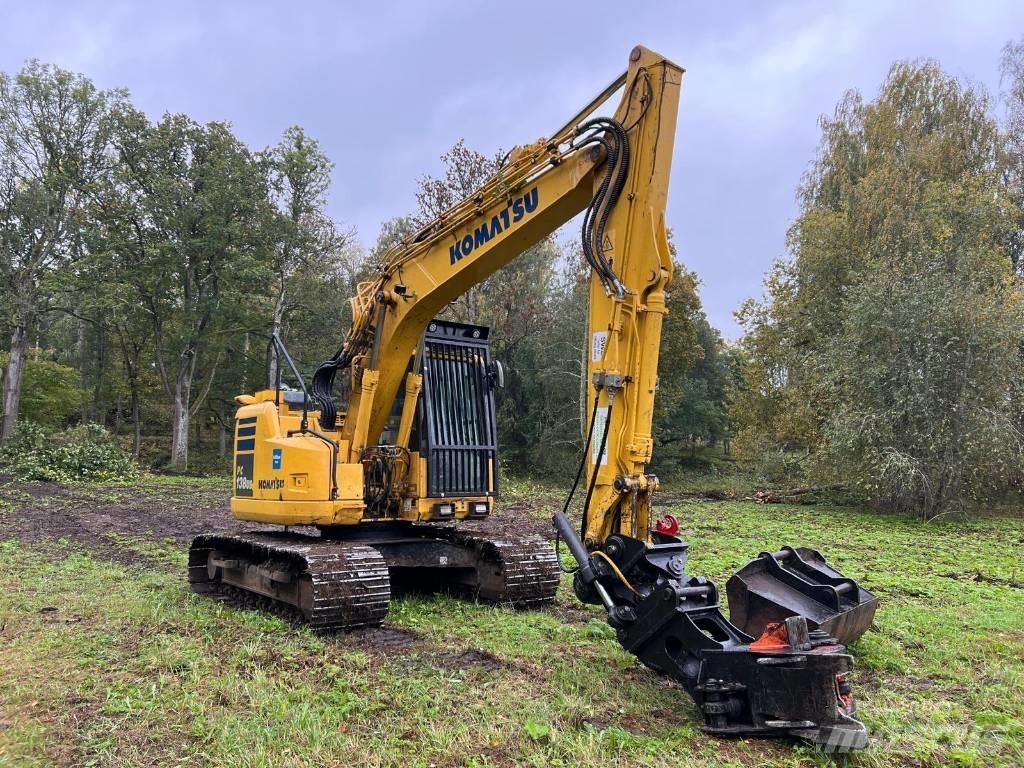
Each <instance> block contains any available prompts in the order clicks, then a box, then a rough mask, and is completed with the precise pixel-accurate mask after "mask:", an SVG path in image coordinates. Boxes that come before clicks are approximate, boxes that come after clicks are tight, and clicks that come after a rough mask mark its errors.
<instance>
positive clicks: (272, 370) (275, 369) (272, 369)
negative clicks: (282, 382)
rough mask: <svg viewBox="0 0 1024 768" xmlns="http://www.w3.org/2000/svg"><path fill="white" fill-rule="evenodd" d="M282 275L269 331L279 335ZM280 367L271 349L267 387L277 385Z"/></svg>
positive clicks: (282, 305)
mask: <svg viewBox="0 0 1024 768" xmlns="http://www.w3.org/2000/svg"><path fill="white" fill-rule="evenodd" d="M284 288H285V283H284V277H283V276H279V278H278V284H277V300H276V301H275V302H274V320H273V323H272V324H271V327H270V332H271V333H272V334H276V335H278V336H280V335H281V323H282V322H283V320H284ZM280 369H281V361H280V360H279V359H278V356H277V350H276V349H273V348H272V349H271V353H270V357H269V358H268V359H267V388H268V389H273V388H274V387H276V386H277V376H278V373H279V372H280Z"/></svg>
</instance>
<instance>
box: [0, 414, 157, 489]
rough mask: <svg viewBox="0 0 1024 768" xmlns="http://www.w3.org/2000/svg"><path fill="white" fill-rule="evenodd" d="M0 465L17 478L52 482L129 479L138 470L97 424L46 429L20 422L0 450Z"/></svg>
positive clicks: (109, 435) (134, 476) (111, 436)
mask: <svg viewBox="0 0 1024 768" xmlns="http://www.w3.org/2000/svg"><path fill="white" fill-rule="evenodd" d="M0 467H3V469H5V470H6V471H8V472H10V473H11V474H13V475H14V476H15V477H16V478H18V479H19V480H29V481H31V480H46V481H50V482H55V483H71V482H83V481H84V482H112V481H122V480H133V479H135V478H136V477H138V473H139V472H138V468H137V467H136V466H135V464H134V463H133V462H132V460H131V458H130V457H129V456H128V455H127V454H126V453H125V452H124V451H123V450H122V449H121V447H120V446H119V445H118V444H117V441H116V440H115V439H114V436H113V435H111V434H110V433H109V432H108V431H107V430H106V429H104V428H103V427H101V426H100V425H98V424H82V425H80V426H77V427H74V428H72V429H69V430H66V431H64V432H47V431H46V430H45V429H44V428H43V427H41V426H39V425H38V424H33V423H32V422H22V423H21V424H19V425H18V431H17V433H16V434H15V436H14V438H13V439H12V440H11V441H10V442H9V443H8V444H7V445H6V446H4V448H3V450H2V451H0Z"/></svg>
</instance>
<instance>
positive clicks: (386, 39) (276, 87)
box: [0, 0, 1024, 338]
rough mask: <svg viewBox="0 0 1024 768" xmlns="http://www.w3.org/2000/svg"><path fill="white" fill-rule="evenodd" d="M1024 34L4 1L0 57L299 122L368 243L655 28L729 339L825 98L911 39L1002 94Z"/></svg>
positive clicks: (1011, 29) (909, 45)
mask: <svg viewBox="0 0 1024 768" xmlns="http://www.w3.org/2000/svg"><path fill="white" fill-rule="evenodd" d="M1021 36H1024V2H1021V1H1020V0H1016V1H1014V0H1005V1H1004V0H975V1H974V2H952V1H951V2H940V1H939V0H935V1H933V2H916V1H915V0H904V1H903V2H881V1H880V0H857V1H856V2H845V1H837V2H822V1H821V0H817V1H816V2H777V3H769V2H740V1H736V2H729V3H709V2H694V1H692V0H675V1H671V0H666V1H665V2H649V1H647V0H620V2H608V1H607V0H590V2H589V3H586V4H578V3H573V4H569V3H561V2H555V0H548V1H547V2H544V1H539V2H537V1H535V0H518V1H517V2H514V3H511V2H503V3H499V2H481V0H465V1H464V0H450V1H449V2H427V1H426V0H423V1H421V2H414V1H413V0H408V1H407V2H389V1H388V0H374V1H373V2H365V1H364V2H359V3H354V2H348V3H347V2H340V1H339V2H302V1H301V0H292V2H280V1H278V2H268V1H266V0H246V1H245V2H228V1H227V0H222V1H218V0H204V1H203V2H189V1H187V0H180V1H179V2H173V3H147V2H142V1H141V0H140V1H139V2H134V3H132V2H116V1H115V0H105V1H98V2H84V1H82V2H72V1H71V0H65V2H59V0H33V2H27V1H26V0H0V71H5V72H8V73H12V72H15V71H16V70H17V69H19V68H20V67H21V66H22V65H23V63H24V62H25V61H26V60H28V59H32V58H36V59H39V60H41V61H43V62H47V63H52V64H56V65H59V66H61V67H64V68H67V69H71V70H74V71H77V72H81V73H83V74H85V75H87V76H88V77H90V78H92V79H93V80H94V81H95V82H96V83H97V85H99V86H100V87H104V88H107V87H115V86H116V87H127V88H128V89H129V90H130V92H131V94H132V99H133V101H134V102H135V104H136V105H137V106H138V107H140V108H141V109H144V110H145V111H146V112H147V113H148V114H149V115H150V116H151V117H153V118H158V117H159V116H160V115H162V114H163V113H165V112H184V113H187V114H189V115H191V116H192V117H194V118H195V119H197V120H201V121H206V120H226V121H229V122H230V123H231V124H232V125H233V126H234V129H235V131H236V133H237V134H238V135H239V136H240V137H241V138H242V139H244V140H245V141H247V142H248V143H249V144H250V145H252V146H253V147H256V148H261V147H264V146H267V145H270V144H274V143H276V142H277V141H278V140H279V138H280V136H281V134H282V133H283V132H284V130H285V129H286V128H287V127H289V126H291V125H295V124H298V125H301V126H303V127H304V128H305V129H306V130H307V131H308V132H309V133H310V134H311V135H313V136H315V137H316V138H317V139H319V140H320V141H321V143H322V145H323V147H324V149H325V151H326V152H327V154H328V155H329V156H330V158H331V159H332V160H333V161H334V163H335V165H336V167H335V171H334V181H333V186H332V189H331V192H330V203H329V206H330V212H331V214H332V215H333V216H334V217H335V218H336V219H338V220H339V221H340V222H341V223H342V224H343V225H345V226H349V227H355V228H356V230H357V232H358V234H359V237H360V239H361V240H362V241H363V242H364V243H366V244H368V245H372V243H373V242H374V240H375V239H376V237H377V232H378V229H379V227H380V224H381V222H382V221H384V220H386V219H388V218H390V217H392V216H396V215H401V214H404V213H408V212H410V211H412V210H413V209H414V208H415V201H414V193H415V189H416V181H417V179H418V178H420V177H422V176H423V175H425V174H435V175H436V174H439V173H441V172H442V168H441V163H440V155H441V154H442V153H443V152H444V151H445V150H447V149H448V148H449V147H450V146H451V145H452V144H454V143H455V142H456V141H457V140H459V139H460V138H464V139H465V140H466V143H467V144H468V145H469V146H470V147H473V148H475V149H478V150H480V151H482V152H484V153H486V154H491V153H493V152H496V151H497V150H498V149H506V150H507V149H509V148H511V147H512V146H514V145H516V144H525V143H528V142H531V141H533V140H535V139H536V138H538V137H540V136H544V135H548V134H550V133H551V132H552V131H554V130H555V129H556V128H558V127H559V126H560V125H562V124H563V123H564V122H565V121H566V120H567V119H568V118H569V117H570V116H571V115H573V114H575V112H576V111H577V109H578V108H579V107H581V106H582V105H583V104H585V103H586V102H587V101H589V100H590V98H591V97H592V96H594V95H596V94H597V93H598V92H599V91H600V90H601V89H602V88H604V86H605V85H607V84H608V83H609V82H611V81H612V80H613V79H614V78H615V77H616V76H617V75H618V74H619V73H620V72H621V71H623V70H624V69H625V67H626V64H627V58H628V55H629V51H630V49H631V48H632V47H633V46H634V45H636V44H637V43H642V44H643V45H646V46H647V47H648V48H652V49H654V50H656V51H658V52H659V53H661V54H663V55H665V56H667V57H668V58H670V59H672V60H674V61H675V62H677V63H678V64H680V65H681V66H683V67H684V68H685V69H686V75H685V77H684V81H683V89H682V96H681V102H680V113H679V122H678V127H677V139H676V151H675V159H674V162H673V169H672V181H671V186H670V191H669V204H668V205H669V208H668V223H669V226H670V227H671V228H672V229H673V231H674V234H675V241H676V243H677V245H678V246H679V251H680V257H681V259H682V261H683V263H684V264H685V266H686V267H687V268H689V269H691V270H693V271H695V272H696V273H697V275H698V276H699V278H700V280H701V295H702V298H703V300H704V306H705V309H706V311H707V314H708V317H709V319H710V320H711V322H712V324H713V325H715V326H716V327H718V328H719V329H721V330H722V332H723V334H724V335H725V336H726V337H727V338H736V337H737V336H738V335H739V333H740V329H739V327H738V326H737V325H736V322H735V319H734V317H733V311H734V310H735V309H736V308H737V307H738V306H739V305H740V303H741V302H742V301H743V300H744V299H747V298H750V297H758V296H760V295H761V285H762V279H763V277H764V274H765V272H766V271H767V270H768V269H770V267H771V265H772V262H773V261H774V260H775V259H777V258H779V257H780V256H784V255H785V235H786V230H787V229H788V228H789V226H790V224H791V223H792V222H793V219H794V218H795V216H796V214H797V205H796V197H795V193H796V189H797V186H798V185H799V183H800V178H801V176H802V174H803V173H804V172H805V171H806V169H807V167H808V165H809V163H810V162H811V160H812V159H813V158H814V155H815V151H816V148H817V144H818V137H819V129H818V125H817V121H818V118H819V116H820V115H822V114H825V113H831V112H832V111H833V109H834V108H835V105H836V103H837V102H838V100H839V99H840V98H841V97H842V95H843V93H844V92H845V91H846V90H848V89H850V88H856V89H858V90H860V91H861V92H862V93H864V94H865V95H866V96H868V97H871V96H873V95H874V94H876V93H877V92H878V89H879V86H880V85H881V82H882V80H883V78H884V77H885V73H886V71H887V70H888V68H889V66H890V65H891V63H892V62H893V61H895V60H898V59H914V58H921V57H929V58H935V59H938V60H939V61H940V62H941V63H942V65H943V67H944V68H945V69H946V71H947V72H949V73H951V74H953V75H956V76H957V77H962V78H964V79H965V80H969V81H971V82H973V83H975V84H980V85H982V86H984V87H986V88H987V89H988V90H989V91H990V92H991V93H992V94H993V95H997V94H998V91H999V71H998V61H999V53H1000V49H1001V48H1002V46H1003V45H1004V44H1005V43H1006V42H1007V41H1008V40H1010V39H1019V38H1021ZM612 110H613V106H612V105H609V109H608V113H609V114H610V113H611V111H612ZM575 234H576V233H571V236H575ZM569 236H570V233H566V237H569ZM345 298H347V297H345Z"/></svg>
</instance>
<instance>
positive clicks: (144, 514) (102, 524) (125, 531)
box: [0, 476, 552, 564]
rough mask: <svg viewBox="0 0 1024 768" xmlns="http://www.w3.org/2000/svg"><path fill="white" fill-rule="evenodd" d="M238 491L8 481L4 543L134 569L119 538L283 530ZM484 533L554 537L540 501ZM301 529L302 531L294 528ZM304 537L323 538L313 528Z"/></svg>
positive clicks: (477, 526) (507, 507)
mask: <svg viewBox="0 0 1024 768" xmlns="http://www.w3.org/2000/svg"><path fill="white" fill-rule="evenodd" d="M230 498H231V490H230V487H229V486H228V483H227V482H225V483H224V486H223V487H220V486H219V485H217V484H213V483H210V482H209V481H208V480H203V481H200V482H197V483H196V485H194V486H190V485H188V484H187V483H174V484H155V483H143V484H140V485H139V486H138V487H134V488H133V487H130V486H122V485H77V486H61V485H57V484H55V483H22V482H18V481H16V480H12V479H11V478H9V477H3V476H0V539H5V538H11V539H17V540H19V541H22V542H24V543H55V542H60V541H62V540H64V541H65V542H66V543H67V544H68V545H70V546H73V547H77V548H81V549H83V550H86V551H88V552H90V553H91V554H94V555H97V556H99V557H104V558H107V559H111V560H115V561H117V562H119V563H122V564H131V563H133V562H136V561H138V560H139V559H141V558H142V555H140V554H138V553H135V552H132V551H130V550H127V549H124V548H120V547H117V546H115V545H114V543H113V542H114V541H116V539H117V538H118V537H119V536H132V537H139V536H150V537H152V538H153V539H154V540H155V541H161V542H163V541H166V540H167V539H173V540H174V541H175V542H176V543H178V544H180V545H181V546H182V547H187V546H188V545H189V543H190V542H191V541H192V539H193V538H194V537H195V536H197V535H198V534H200V533H221V532H228V531H242V530H250V531H252V530H274V529H277V530H280V528H279V527H277V526H267V525H260V524H258V523H246V522H242V521H240V520H235V519H234V518H233V517H232V516H231V512H230V510H229V500H230ZM464 525H465V527H466V528H467V529H469V530H472V531H479V532H480V533H486V534H492V535H495V534H497V535H502V536H508V537H513V538H519V537H522V536H529V535H536V536H542V537H544V538H547V539H550V538H552V534H551V525H550V523H549V522H548V521H547V520H546V519H545V517H543V516H541V513H540V504H539V503H538V505H533V504H528V503H524V502H522V501H519V500H517V501H514V502H505V503H503V502H501V501H499V502H498V504H497V505H496V508H495V513H494V514H493V515H491V517H489V518H487V519H486V520H481V521H473V522H471V523H465V524H464ZM293 530H294V529H293ZM303 531H304V532H306V533H309V534H311V535H316V530H315V529H313V528H308V529H303Z"/></svg>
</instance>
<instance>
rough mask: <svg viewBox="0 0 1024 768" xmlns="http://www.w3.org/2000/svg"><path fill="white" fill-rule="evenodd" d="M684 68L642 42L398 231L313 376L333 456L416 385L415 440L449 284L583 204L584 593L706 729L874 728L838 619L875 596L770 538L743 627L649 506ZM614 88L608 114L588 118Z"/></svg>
mask: <svg viewBox="0 0 1024 768" xmlns="http://www.w3.org/2000/svg"><path fill="white" fill-rule="evenodd" d="M682 75H683V70H682V69H681V68H680V67H678V66H677V65H675V64H674V63H672V62H671V61H669V60H667V59H665V58H664V57H662V56H659V55H658V54H656V53H654V52H652V51H649V50H647V49H645V48H642V47H637V48H635V49H633V51H632V52H631V54H630V58H629V66H628V70H627V71H626V73H625V74H624V75H623V76H622V77H620V78H619V79H618V80H616V81H615V82H614V83H613V84H612V85H611V86H609V88H608V89H606V90H605V92H604V93H602V94H601V95H599V96H598V97H597V98H596V99H595V100H594V101H593V102H592V103H591V104H589V105H588V106H587V107H586V108H585V109H583V110H582V111H581V112H580V113H579V114H577V115H576V116H575V117H574V118H573V119H572V120H571V121H569V123H567V124H566V126H565V127H563V128H562V129H560V130H558V131H557V132H556V133H555V134H554V135H553V136H552V137H551V138H550V139H540V140H538V141H536V142H534V143H533V144H530V145H527V146H523V147H518V148H516V149H515V150H514V151H513V152H511V153H510V155H509V156H508V158H507V159H506V160H505V162H504V163H503V164H502V165H501V167H500V169H499V170H498V172H497V173H496V174H495V175H494V176H493V177H492V178H491V179H490V180H489V181H487V183H485V184H484V185H483V186H482V187H481V188H480V189H479V190H478V191H477V192H476V193H475V194H474V195H472V196H471V197H469V198H467V199H465V200H463V201H461V202H460V203H458V204H457V205H456V206H454V207H453V208H451V209H450V210H448V211H447V212H445V213H444V214H443V215H442V216H440V217H439V218H437V219H436V220H435V221H433V222H431V223H430V224H428V225H427V226H425V227H423V228H422V229H421V230H419V231H418V232H416V233H415V234H414V235H413V236H411V237H409V238H408V239H407V240H405V241H404V242H402V243H400V244H399V245H397V246H396V247H395V248H393V249H391V250H390V251H389V252H388V253H387V254H386V255H385V257H384V258H383V260H382V263H381V264H380V265H379V267H378V269H377V273H376V275H375V276H374V278H373V279H372V280H370V281H367V282H366V283H364V284H362V285H361V286H360V287H359V291H358V294H357V296H356V297H355V298H354V299H353V300H352V313H353V324H352V327H351V330H350V332H349V333H348V335H347V337H346V339H345V342H344V345H343V346H342V348H341V349H340V350H339V351H338V353H337V354H336V355H335V356H334V357H333V358H332V359H330V360H328V361H327V362H325V363H324V364H323V365H321V366H320V368H319V369H318V370H317V372H316V374H315V376H314V380H313V386H312V396H313V399H314V400H315V404H316V407H317V408H318V411H319V417H318V418H319V426H320V427H321V428H322V429H323V430H325V431H326V432H327V433H328V434H330V435H334V434H337V435H338V440H337V445H339V446H342V450H343V451H344V450H347V454H348V455H347V456H342V457H340V458H339V459H338V461H340V462H347V463H349V464H358V463H359V462H361V461H363V460H364V457H365V455H366V452H367V451H368V450H373V449H374V447H375V446H378V444H379V443H380V442H381V440H382V433H384V430H385V427H386V425H388V424H389V421H390V420H391V419H392V417H393V415H394V406H395V403H396V398H398V397H399V396H400V394H401V393H403V392H404V402H403V404H402V407H401V417H400V420H399V426H398V429H397V431H396V433H395V434H396V437H395V444H396V445H397V448H399V449H406V450H407V449H409V447H410V446H409V440H410V434H411V432H412V423H413V419H414V413H415V408H416V402H417V398H418V396H419V393H420V391H421V386H422V375H421V365H422V348H421V344H422V339H423V338H424V332H425V330H426V329H427V328H428V326H429V325H430V324H431V322H432V321H433V320H434V318H435V317H436V316H437V315H438V314H440V313H441V312H442V311H443V310H444V309H445V307H446V306H447V305H448V304H449V303H451V302H452V301H454V300H455V299H457V298H458V297H459V296H461V295H463V294H464V293H466V292H467V291H468V290H469V289H470V288H472V287H473V286H475V285H478V284H479V283H481V282H482V281H483V280H485V279H486V278H488V277H489V276H490V275H492V274H494V273H495V272H496V271H497V270H498V269H500V268H501V267H502V266H504V265H505V264H508V263H509V262H510V261H512V260H513V259H515V258H516V257H517V256H518V255H519V254H521V253H522V252H523V251H525V250H526V249H527V248H529V247H530V246H531V245H533V244H535V243H537V242H539V241H541V240H542V239H544V238H545V237H547V236H549V235H550V234H551V233H552V232H553V231H554V230H555V229H556V228H558V227H559V226H560V225H562V224H564V223H565V222H567V221H569V220H570V219H572V218H573V217H575V216H577V215H578V214H580V213H583V225H582V228H583V235H582V250H583V253H584V255H585V257H586V258H587V261H588V262H589V264H590V266H591V281H590V303H589V319H588V329H587V341H588V350H587V360H588V377H587V387H588V406H589V414H590V418H589V420H588V424H587V440H586V447H585V450H584V454H585V455H584V457H583V459H582V462H581V466H580V471H579V473H578V475H577V478H576V484H575V485H574V488H573V491H574V492H575V491H577V490H579V491H580V493H581V494H582V496H583V504H582V508H583V521H582V525H581V527H580V528H576V527H575V526H574V525H573V524H571V523H570V521H569V518H568V517H567V514H566V513H567V510H568V508H569V501H567V502H566V505H565V508H563V509H562V510H561V511H559V512H556V513H555V515H554V525H555V528H556V532H557V539H560V540H562V541H564V542H565V543H566V545H567V546H568V548H569V550H570V552H571V554H572V555H573V558H574V559H575V560H576V567H575V569H574V574H575V575H574V587H575V591H576V593H577V595H578V596H579V597H580V598H581V599H582V600H584V601H587V602H592V603H596V604H601V605H603V606H604V607H605V609H606V610H607V612H608V616H609V621H610V623H611V624H612V625H613V626H614V627H615V628H616V630H617V632H618V638H619V640H620V642H621V643H622V644H623V646H624V647H625V648H626V649H628V650H629V651H631V652H632V653H634V654H636V655H637V656H638V657H639V658H640V659H641V661H643V663H645V664H647V665H648V666H650V667H652V668H654V669H656V670H658V671H660V672H663V673H665V674H668V675H670V676H672V677H674V678H675V679H677V680H680V681H681V682H683V684H684V685H685V686H686V688H687V690H688V691H689V693H690V694H691V695H692V696H693V697H694V699H695V700H696V701H697V703H698V705H699V706H700V708H701V711H702V713H703V716H704V718H705V726H706V727H707V728H708V729H709V730H711V731H712V732H714V733H718V734H726V735H729V734H761V735H765V734H767V735H785V734H788V735H795V736H799V737H802V738H805V739H809V740H811V741H814V742H816V743H819V744H823V745H828V746H831V747H835V748H853V747H862V746H864V745H865V744H866V732H865V730H864V727H863V725H861V723H860V722H858V721H857V720H856V719H855V718H854V710H853V704H852V699H851V696H850V691H849V681H848V674H849V671H850V669H851V666H852V659H851V657H850V656H849V655H848V654H846V652H845V649H844V647H843V646H842V645H840V644H839V641H838V640H836V639H835V638H833V637H832V636H831V635H830V634H829V633H828V630H830V629H834V630H837V631H836V632H835V633H836V634H837V635H840V639H842V640H844V641H845V640H850V639H854V638H855V637H857V636H859V634H860V633H861V632H863V631H864V629H866V627H867V625H868V624H870V619H871V615H872V614H873V612H874V606H875V601H874V598H873V597H872V596H871V595H869V594H868V593H866V592H864V591H863V590H860V588H859V587H857V585H856V584H855V583H853V582H852V581H851V580H849V579H844V578H843V577H842V576H841V575H840V574H838V573H836V572H835V571H832V570H831V569H829V568H828V566H827V565H826V564H825V563H824V561H823V560H822V559H821V557H820V555H818V554H817V553H815V552H812V551H810V550H795V549H792V548H787V549H784V550H780V552H776V553H763V554H762V556H761V558H759V559H758V560H756V561H753V562H752V563H751V564H750V565H748V566H747V567H746V568H745V569H744V571H743V572H741V574H743V577H742V578H741V575H738V576H737V577H735V578H736V579H739V581H736V580H735V579H734V580H732V581H730V594H732V593H734V592H735V593H736V594H737V595H742V598H743V601H744V602H743V605H742V606H741V607H734V608H733V614H734V616H740V615H742V616H743V617H744V619H745V620H746V623H745V624H744V626H743V627H742V628H741V627H738V626H735V625H734V624H731V623H730V622H729V621H728V620H727V619H726V618H725V616H724V615H723V614H722V612H721V610H720V608H719V604H718V598H717V589H716V587H715V585H714V584H713V583H711V582H710V581H708V580H707V579H704V578H702V577H694V576H690V575H689V574H688V573H687V571H686V556H687V544H686V543H685V542H683V541H681V540H680V539H678V538H677V537H676V536H675V535H674V534H675V531H672V530H670V529H666V528H663V527H658V526H653V525H652V511H651V510H652V507H651V497H652V494H653V493H654V492H655V491H656V490H657V487H658V480H657V478H656V477H654V476H653V475H651V474H649V473H648V472H647V470H646V467H647V465H648V463H649V462H650V461H651V454H652V449H653V444H654V440H653V437H652V432H651V427H652V420H653V411H654V399H655V393H656V390H657V384H658V377H657V371H658V357H659V348H660V339H661V326H662V320H663V318H664V316H665V314H666V311H667V310H666V287H667V286H668V284H669V282H670V280H671V278H672V271H673V262H672V259H671V256H670V253H669V247H668V241H667V237H666V224H665V206H666V198H667V193H668V180H669V173H670V168H671V163H672V153H673V146H674V142H675V135H676V131H675V128H676V114H677V111H678V103H679V92H680V86H681V82H682ZM619 89H621V90H622V94H623V95H622V98H621V101H620V103H619V104H618V107H617V109H616V111H615V113H614V115H613V117H611V118H595V117H593V113H594V112H595V111H596V109H597V108H598V107H599V106H600V105H601V104H602V103H603V102H604V101H606V100H607V98H608V97H609V96H610V95H611V94H612V93H614V92H615V91H616V90H619ZM339 374H340V375H346V376H349V377H351V394H350V396H349V400H348V404H347V408H346V411H345V413H343V414H341V413H338V412H337V410H336V407H335V405H334V402H333V396H332V395H333V387H334V384H335V381H336V377H337V376H338V375H339ZM581 480H583V484H582V485H580V481H581ZM571 498H572V494H570V499H571ZM734 587H735V589H734ZM794 606H797V607H796V608H794ZM797 614H799V615H797ZM755 635H759V636H758V637H757V638H756V639H755Z"/></svg>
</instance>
